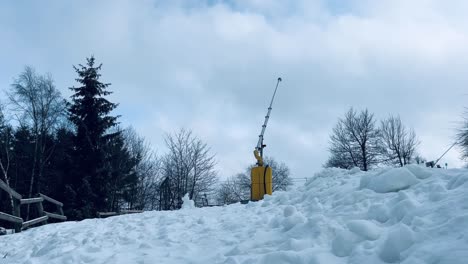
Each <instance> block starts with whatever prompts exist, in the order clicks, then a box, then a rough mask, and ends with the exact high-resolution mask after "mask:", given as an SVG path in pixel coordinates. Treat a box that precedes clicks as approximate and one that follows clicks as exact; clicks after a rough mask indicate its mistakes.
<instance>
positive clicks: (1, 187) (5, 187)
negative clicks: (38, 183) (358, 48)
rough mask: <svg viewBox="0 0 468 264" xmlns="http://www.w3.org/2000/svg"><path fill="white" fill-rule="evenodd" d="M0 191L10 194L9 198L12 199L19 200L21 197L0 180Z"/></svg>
mask: <svg viewBox="0 0 468 264" xmlns="http://www.w3.org/2000/svg"><path fill="white" fill-rule="evenodd" d="M0 189H2V190H4V191H5V192H7V193H11V196H13V197H14V198H16V199H18V200H20V199H21V195H20V194H19V193H17V192H15V190H13V189H12V188H10V187H9V186H8V185H7V184H6V183H5V182H4V181H2V180H0Z"/></svg>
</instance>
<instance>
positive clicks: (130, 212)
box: [120, 210, 143, 214]
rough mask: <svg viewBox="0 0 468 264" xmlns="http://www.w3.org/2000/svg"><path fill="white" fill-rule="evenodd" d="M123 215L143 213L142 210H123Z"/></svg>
mask: <svg viewBox="0 0 468 264" xmlns="http://www.w3.org/2000/svg"><path fill="white" fill-rule="evenodd" d="M120 212H121V213H122V214H136V213H143V211H142V210H121V211H120Z"/></svg>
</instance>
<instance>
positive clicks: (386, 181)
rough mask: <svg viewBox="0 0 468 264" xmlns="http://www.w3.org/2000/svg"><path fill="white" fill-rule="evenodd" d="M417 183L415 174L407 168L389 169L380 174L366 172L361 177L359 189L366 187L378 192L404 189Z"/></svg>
mask: <svg viewBox="0 0 468 264" xmlns="http://www.w3.org/2000/svg"><path fill="white" fill-rule="evenodd" d="M416 183H418V179H417V178H416V176H415V175H414V174H413V173H412V172H411V171H410V170H409V169H407V168H397V169H389V170H387V171H384V172H382V173H381V174H377V175H371V174H368V175H366V176H364V177H362V179H361V189H362V188H367V189H371V190H373V191H375V192H378V193H387V192H396V191H399V190H404V189H406V188H408V187H410V186H411V185H414V184H416Z"/></svg>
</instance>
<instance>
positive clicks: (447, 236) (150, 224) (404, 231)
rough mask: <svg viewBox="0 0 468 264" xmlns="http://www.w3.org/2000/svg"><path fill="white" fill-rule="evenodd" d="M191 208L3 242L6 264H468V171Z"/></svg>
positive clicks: (397, 174) (60, 227)
mask: <svg viewBox="0 0 468 264" xmlns="http://www.w3.org/2000/svg"><path fill="white" fill-rule="evenodd" d="M188 205H189V206H184V208H183V209H182V210H179V211H172V212H145V213H142V214H134V215H125V216H116V217H111V218H107V219H91V220H85V221H81V222H66V223H60V224H50V225H46V226H42V227H37V228H32V229H30V230H27V231H25V232H22V233H19V234H14V235H7V236H2V237H0V263H9V264H10V263H31V264H33V263H61V264H62V263H126V264H127V263H232V264H234V263H269V264H271V263H307V264H319V263H320V264H322V263H326V264H336V263H356V264H357V263H372V264H374V263H375V264H379V263H405V264H409V263H411V264H422V263H428V264H429V263H431V264H436V263H437V264H454V263H468V170H466V169H450V170H444V169H427V168H422V167H418V166H416V165H411V166H407V167H405V168H399V169H382V170H379V171H374V172H368V173H365V172H360V171H359V170H357V169H354V170H350V171H346V170H339V169H326V170H324V171H322V172H320V173H318V174H316V175H315V176H314V178H313V179H312V180H310V181H308V182H307V184H306V185H304V186H301V187H300V188H298V189H297V190H294V191H289V192H275V193H274V194H273V195H272V196H269V197H267V198H266V199H265V200H264V201H260V202H251V203H249V204H246V205H242V204H234V205H229V206H224V207H212V208H193V207H192V206H190V204H188ZM5 255H6V256H5ZM3 256H5V257H4V258H3Z"/></svg>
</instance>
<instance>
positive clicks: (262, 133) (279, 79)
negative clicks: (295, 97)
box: [257, 77, 282, 157]
mask: <svg viewBox="0 0 468 264" xmlns="http://www.w3.org/2000/svg"><path fill="white" fill-rule="evenodd" d="M281 81H282V79H281V77H280V78H278V81H277V83H276V88H275V91H274V92H273V96H272V97H271V101H270V106H269V107H268V112H267V115H266V116H265V122H264V123H263V126H262V132H261V133H260V135H259V136H258V143H257V150H258V151H259V152H260V157H263V146H264V145H263V135H264V134H265V129H266V127H267V124H268V119H269V118H270V113H271V109H272V106H273V100H275V95H276V91H277V90H278V86H279V83H280V82H281Z"/></svg>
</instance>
